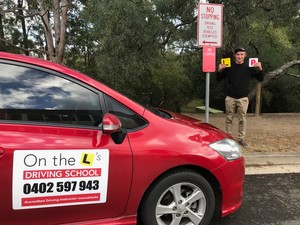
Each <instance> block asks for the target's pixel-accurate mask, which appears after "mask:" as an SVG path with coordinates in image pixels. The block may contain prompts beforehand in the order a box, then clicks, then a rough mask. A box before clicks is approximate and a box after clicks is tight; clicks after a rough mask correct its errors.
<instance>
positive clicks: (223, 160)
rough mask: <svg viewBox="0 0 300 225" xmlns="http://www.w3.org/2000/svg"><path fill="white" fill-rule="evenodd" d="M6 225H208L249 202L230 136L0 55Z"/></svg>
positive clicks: (2, 217)
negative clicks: (244, 197)
mask: <svg viewBox="0 0 300 225" xmlns="http://www.w3.org/2000/svg"><path fill="white" fill-rule="evenodd" d="M0 71H1V72H0V186H1V192H0V203H1V214H0V224H3V225H19V224H23V225H24V224H30V225H35V224H36V225H40V224H85V225H88V224H90V225H91V224H93V225H95V224H98V225H101V224H106V225H107V224H114V225H117V224H120V225H121V224H126V225H129V224H143V225H154V224H160V225H167V224H201V225H205V224H209V223H210V221H211V218H212V217H213V215H220V216H226V215H228V214H230V213H233V212H234V211H236V210H237V209H238V208H239V207H240V206H241V203H242V196H243V183H244V172H245V170H244V159H243V157H242V155H241V151H240V148H239V145H238V144H237V143H236V142H235V141H234V140H233V139H232V137H231V136H229V135H228V134H226V133H224V132H223V131H221V130H219V129H217V128H215V127H213V126H211V125H209V124H207V123H202V122H200V121H198V120H195V119H192V118H189V117H187V116H183V115H180V114H175V113H172V112H168V111H164V110H161V109H155V108H152V107H144V106H142V105H140V104H138V103H136V102H134V101H132V100H130V99H128V98H127V97H125V96H123V95H121V94H120V93H118V92H116V91H114V90H113V89H111V88H109V87H107V86H105V85H103V84H101V83H99V82H98V81H96V80H93V79H92V78H90V77H88V76H86V75H83V74H81V73H79V72H76V71H74V70H71V69H69V68H66V67H63V66H61V65H57V64H54V63H51V62H47V61H43V60H40V59H36V58H30V57H25V56H21V55H15V54H10V53H4V52H0Z"/></svg>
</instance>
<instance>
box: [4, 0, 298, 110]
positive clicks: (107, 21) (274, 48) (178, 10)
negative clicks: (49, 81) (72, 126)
mask: <svg viewBox="0 0 300 225" xmlns="http://www.w3.org/2000/svg"><path fill="white" fill-rule="evenodd" d="M44 2H45V3H46V4H49V5H48V6H49V10H50V11H49V12H51V10H52V9H51V6H52V3H51V1H48V0H45V1H44ZM198 2H199V1H198V0H151V1H149V0H72V1H71V5H70V8H69V12H68V20H67V36H66V53H65V61H64V63H65V64H66V65H68V66H70V67H73V68H75V69H77V70H80V71H82V72H84V73H86V74H88V75H90V76H91V77H94V78H96V79H98V80H100V81H101V82H103V83H105V84H107V85H109V86H112V87H113V88H115V89H117V90H118V91H120V92H122V93H123V94H125V95H127V96H129V97H131V98H133V99H136V100H138V101H139V102H142V103H149V102H151V103H152V104H153V105H155V106H160V107H164V108H167V109H171V110H176V111H180V108H181V107H182V106H183V105H185V104H186V103H187V102H189V101H190V99H193V98H198V99H204V98H205V73H203V72H202V49H201V48H198V47H197V46H196V36H197V35H196V34H197V5H198ZM209 2H210V3H215V4H223V5H224V8H223V47H222V48H220V49H218V50H217V64H218V63H219V62H220V59H221V58H223V57H230V56H232V51H233V49H234V48H235V47H236V46H244V47H245V48H246V49H247V53H248V56H249V57H258V58H259V59H260V61H261V62H262V63H263V68H264V70H265V72H269V71H272V70H275V69H277V68H278V67H280V66H282V65H284V64H285V63H287V62H289V61H292V60H294V59H299V58H300V38H299V36H300V29H299V27H300V16H299V12H300V2H299V0H269V1H261V0H251V1H240V0H231V1H221V0H214V1H209ZM18 3H19V6H18V7H19V8H18V9H17V8H16V7H17V4H18ZM22 4H23V5H22ZM20 6H22V7H20ZM37 8H38V4H37V1H36V0H32V1H28V0H27V1H25V0H24V1H12V0H3V4H2V5H1V4H0V50H1V51H9V52H15V53H22V52H24V51H23V50H21V49H22V48H45V47H46V43H45V38H44V37H45V36H44V34H43V32H44V31H43V26H42V23H41V20H38V19H37V18H38V17H37V16H35V15H32V16H30V17H26V18H25V17H22V16H21V15H22V14H24V15H29V12H31V13H36V12H37ZM12 12H19V14H14V13H12ZM50 14H51V13H50ZM22 25H25V26H26V27H25V28H26V29H24V27H23V26H22ZM14 45H15V46H17V47H15V46H14ZM35 55H37V56H40V54H35ZM288 72H292V73H293V74H296V75H297V74H298V75H299V74H300V68H299V67H295V68H293V69H292V70H291V69H290V70H289V71H287V73H288ZM210 83H211V87H210V106H211V107H214V108H217V109H221V110H222V109H223V108H224V97H225V96H224V95H225V82H218V83H217V82H216V81H215V74H214V73H211V80H210ZM263 98H264V99H263V101H264V103H263V106H262V110H263V111H265V112H266V111H267V112H286V111H290V112H299V109H300V106H299V103H298V102H300V101H299V99H300V96H299V78H295V77H289V76H284V77H282V76H281V78H280V79H277V80H276V81H275V82H272V83H271V85H270V86H269V87H267V88H266V89H265V90H264V91H263Z"/></svg>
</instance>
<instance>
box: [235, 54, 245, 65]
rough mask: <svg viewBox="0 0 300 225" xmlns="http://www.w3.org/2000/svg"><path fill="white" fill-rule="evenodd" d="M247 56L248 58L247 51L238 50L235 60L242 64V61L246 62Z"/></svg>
mask: <svg viewBox="0 0 300 225" xmlns="http://www.w3.org/2000/svg"><path fill="white" fill-rule="evenodd" d="M245 58H246V52H237V53H236V54H235V62H236V63H237V64H242V63H244V60H245Z"/></svg>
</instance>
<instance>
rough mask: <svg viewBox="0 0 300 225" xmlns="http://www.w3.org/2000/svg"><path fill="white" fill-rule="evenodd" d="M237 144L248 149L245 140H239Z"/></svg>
mask: <svg viewBox="0 0 300 225" xmlns="http://www.w3.org/2000/svg"><path fill="white" fill-rule="evenodd" d="M238 143H239V144H240V145H241V146H243V147H244V148H246V147H248V144H247V143H246V141H245V140H239V141H238Z"/></svg>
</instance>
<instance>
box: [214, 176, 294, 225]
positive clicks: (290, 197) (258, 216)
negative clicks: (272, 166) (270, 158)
mask: <svg viewBox="0 0 300 225" xmlns="http://www.w3.org/2000/svg"><path fill="white" fill-rule="evenodd" d="M299 184H300V173H287V174H284V173H282V174H260V175H247V176H246V181H245V196H244V202H243V205H242V207H241V208H240V209H239V210H238V211H237V212H236V213H234V214H233V215H230V216H228V217H225V218H221V219H217V220H215V221H213V222H212V223H211V225H229V224H230V225H233V224H234V225H299V224H300V210H299V209H300V185H299Z"/></svg>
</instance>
